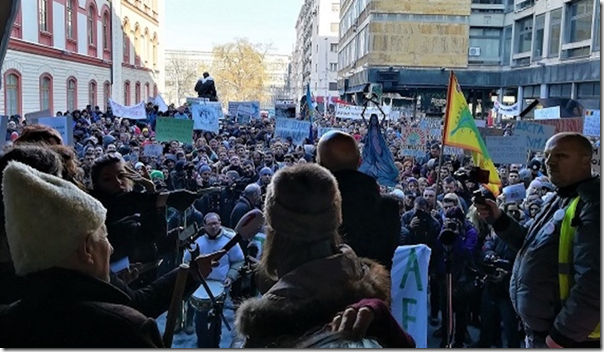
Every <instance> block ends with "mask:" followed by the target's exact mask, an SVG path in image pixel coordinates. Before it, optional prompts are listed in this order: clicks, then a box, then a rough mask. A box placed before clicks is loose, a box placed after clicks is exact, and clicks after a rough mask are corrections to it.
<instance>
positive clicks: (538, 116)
mask: <svg viewBox="0 0 604 352" xmlns="http://www.w3.org/2000/svg"><path fill="white" fill-rule="evenodd" d="M534 113H535V120H546V119H559V118H560V107H559V106H552V107H551V108H542V109H535V110H534Z"/></svg>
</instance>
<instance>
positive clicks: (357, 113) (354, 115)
mask: <svg viewBox="0 0 604 352" xmlns="http://www.w3.org/2000/svg"><path fill="white" fill-rule="evenodd" d="M362 112H363V107H362V106H356V105H346V104H336V118H339V119H348V120H361V119H362V116H361V113H362ZM372 114H376V115H378V117H379V118H380V120H381V119H382V118H383V117H384V115H383V114H382V113H381V112H380V110H379V109H378V108H375V107H367V109H365V119H367V120H369V117H370V116H371V115H372Z"/></svg>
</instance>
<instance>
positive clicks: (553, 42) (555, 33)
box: [548, 9, 562, 57]
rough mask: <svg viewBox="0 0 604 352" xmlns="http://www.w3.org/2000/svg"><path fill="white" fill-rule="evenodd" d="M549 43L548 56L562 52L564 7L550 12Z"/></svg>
mask: <svg viewBox="0 0 604 352" xmlns="http://www.w3.org/2000/svg"><path fill="white" fill-rule="evenodd" d="M549 16H550V19H549V44H548V56H550V57H551V56H558V55H559V54H560V31H561V29H562V9H555V10H552V11H551V12H550V13H549Z"/></svg>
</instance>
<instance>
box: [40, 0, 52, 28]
mask: <svg viewBox="0 0 604 352" xmlns="http://www.w3.org/2000/svg"><path fill="white" fill-rule="evenodd" d="M48 1H49V0H39V2H38V11H39V21H40V31H42V32H49V30H48Z"/></svg>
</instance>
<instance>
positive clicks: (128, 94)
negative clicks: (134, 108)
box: [124, 81, 130, 105]
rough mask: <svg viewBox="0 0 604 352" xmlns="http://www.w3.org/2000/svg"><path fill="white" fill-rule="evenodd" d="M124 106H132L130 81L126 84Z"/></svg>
mask: <svg viewBox="0 0 604 352" xmlns="http://www.w3.org/2000/svg"><path fill="white" fill-rule="evenodd" d="M124 105H130V81H126V82H124Z"/></svg>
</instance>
